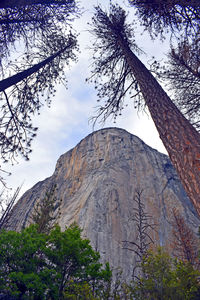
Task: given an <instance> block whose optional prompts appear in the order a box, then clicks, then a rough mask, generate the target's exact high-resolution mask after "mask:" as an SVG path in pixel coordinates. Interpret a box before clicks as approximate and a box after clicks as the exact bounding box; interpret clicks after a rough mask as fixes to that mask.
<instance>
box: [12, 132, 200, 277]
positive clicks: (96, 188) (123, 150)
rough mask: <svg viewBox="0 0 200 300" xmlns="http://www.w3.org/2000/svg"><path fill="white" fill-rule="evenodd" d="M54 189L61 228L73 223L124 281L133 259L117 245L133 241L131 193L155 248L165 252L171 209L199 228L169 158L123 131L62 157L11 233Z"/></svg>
mask: <svg viewBox="0 0 200 300" xmlns="http://www.w3.org/2000/svg"><path fill="white" fill-rule="evenodd" d="M55 183H56V184H57V195H56V196H57V197H58V198H62V207H61V216H60V219H59V224H60V225H61V227H62V228H63V229H64V228H65V226H68V225H69V224H71V223H72V222H73V221H77V222H78V223H79V225H80V226H81V228H83V236H84V237H87V238H89V239H90V240H91V244H92V246H93V247H94V248H95V249H96V250H98V251H99V252H100V255H101V257H102V260H103V261H109V262H110V264H111V266H112V267H115V268H116V267H117V266H119V267H121V268H122V269H123V276H124V278H126V279H130V278H131V274H132V270H133V265H134V263H135V259H136V257H135V255H134V252H132V251H130V250H127V249H123V243H122V241H136V239H137V231H136V224H135V223H134V221H133V220H132V216H133V209H134V207H135V206H136V203H135V201H134V200H133V199H134V195H135V192H136V190H138V189H139V190H143V192H142V201H143V203H144V204H145V211H146V212H147V213H148V214H149V215H151V216H152V217H153V218H154V222H155V223H157V228H156V230H157V232H156V233H153V237H155V238H156V240H157V243H158V244H160V245H164V246H165V247H168V248H170V244H171V242H172V232H171V231H172V225H171V224H172V209H173V208H174V207H176V208H177V209H178V210H179V212H180V213H181V214H182V215H183V217H184V218H185V220H186V222H187V224H188V225H189V226H190V227H191V228H192V230H194V231H195V232H197V231H198V226H199V225H200V220H199V219H198V216H197V214H196V211H195V209H194V207H193V205H192V203H191V202H190V201H189V199H188V198H187V196H186V194H185V192H184V190H183V187H182V185H181V183H180V181H179V179H178V177H177V174H176V172H175V170H174V168H173V167H172V165H171V163H170V160H169V158H168V157H167V156H166V155H164V154H161V153H159V152H158V151H156V150H154V149H152V148H150V147H149V146H147V145H146V144H145V143H144V142H143V141H142V140H140V139H139V138H138V137H136V136H134V135H132V134H130V133H128V132H126V131H125V130H122V129H118V128H107V129H102V130H99V131H96V132H94V133H92V134H90V135H88V136H87V137H86V138H84V139H83V140H82V141H81V142H80V143H79V144H78V145H77V146H76V147H75V148H73V149H72V150H70V151H68V152H67V153H65V154H63V155H62V156H61V157H60V158H59V160H58V162H57V165H56V169H55V172H54V173H53V175H52V176H51V177H49V178H47V179H45V180H44V181H42V182H38V183H37V184H36V185H35V186H34V187H33V188H31V189H30V190H28V191H27V192H26V193H25V194H24V195H23V196H22V197H21V199H20V200H19V202H18V203H17V204H16V206H15V207H14V209H13V213H12V217H11V220H10V225H9V226H10V228H12V229H15V230H19V229H20V228H21V227H22V226H26V225H27V224H28V222H29V216H30V213H31V210H32V209H33V207H34V205H35V202H36V201H38V199H41V197H42V196H43V195H44V194H45V192H46V190H48V189H49V188H50V186H51V185H52V184H55ZM172 248H173V246H172Z"/></svg>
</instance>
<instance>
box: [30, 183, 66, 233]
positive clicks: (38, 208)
mask: <svg viewBox="0 0 200 300" xmlns="http://www.w3.org/2000/svg"><path fill="white" fill-rule="evenodd" d="M55 192H56V185H53V186H52V187H51V188H50V189H49V192H46V193H45V196H44V197H43V198H42V199H39V201H38V202H37V203H36V205H35V207H34V208H33V213H32V215H31V221H32V222H33V223H34V224H37V225H38V232H43V233H49V232H50V231H51V230H52V229H53V227H54V224H55V221H56V220H57V219H58V218H59V216H60V206H61V202H62V200H60V199H57V198H56V196H55Z"/></svg>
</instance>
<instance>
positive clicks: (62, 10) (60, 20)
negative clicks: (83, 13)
mask: <svg viewBox="0 0 200 300" xmlns="http://www.w3.org/2000/svg"><path fill="white" fill-rule="evenodd" d="M78 10H79V9H78V7H77V5H76V3H75V1H74V0H62V1H61V0H58V1H55V0H49V1H46V0H40V1H30V0H21V1H1V2H0V53H1V60H2V59H3V57H7V56H8V55H10V49H11V48H12V47H11V46H13V47H14V48H15V42H16V41H19V40H20V41H23V43H24V45H25V47H26V51H28V50H30V51H32V50H31V48H32V47H33V46H34V44H35V41H36V40H42V39H43V36H44V35H47V33H48V34H50V33H52V32H53V31H57V32H58V33H59V31H60V30H61V29H62V26H63V25H65V26H66V25H68V26H69V24H70V22H69V21H70V18H72V15H77V14H78Z"/></svg>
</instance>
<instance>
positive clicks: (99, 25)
mask: <svg viewBox="0 0 200 300" xmlns="http://www.w3.org/2000/svg"><path fill="white" fill-rule="evenodd" d="M125 20H126V13H125V11H124V10H122V9H121V8H120V7H119V6H114V5H111V7H110V12H109V14H107V13H105V12H104V11H103V10H102V9H101V7H99V6H98V7H96V13H95V16H94V17H93V22H92V33H93V34H94V35H95V37H96V42H95V44H94V53H95V54H94V60H93V61H94V63H93V71H92V76H91V78H90V80H94V81H95V83H96V88H97V89H98V96H99V99H102V98H104V99H105V104H104V105H102V106H101V107H100V109H99V112H98V116H101V115H104V118H107V117H108V116H109V115H111V114H114V116H117V114H118V113H119V112H121V110H122V109H123V99H124V97H125V95H126V93H127V91H130V89H131V88H135V91H136V95H139V97H140V98H139V103H140V102H141V95H142V97H143V98H144V100H145V104H146V105H147V107H148V109H149V111H150V114H151V116H152V119H153V121H154V123H155V126H156V128H157V130H158V133H159V135H160V138H161V140H162V142H163V144H164V145H165V147H166V150H167V151H168V153H169V157H170V159H171V161H172V163H173V165H174V167H175V168H176V170H177V173H178V174H179V177H180V179H181V181H182V184H183V186H184V188H185V190H186V192H187V194H188V196H189V198H190V200H191V201H192V203H193V204H194V206H195V208H196V210H197V212H198V214H199V215H200V136H199V133H198V132H197V131H196V130H195V128H194V127H193V126H192V125H191V124H190V123H189V121H188V120H187V119H186V118H185V117H184V116H183V115H182V113H181V112H180V111H179V110H178V108H177V107H176V106H175V105H174V103H173V102H172V101H171V99H170V98H169V97H168V95H167V94H166V93H165V91H164V90H163V88H162V87H161V86H160V85H159V83H158V82H157V80H156V79H155V78H154V77H153V75H152V74H151V72H150V71H149V70H148V69H147V68H146V67H145V66H144V64H143V63H142V62H141V61H140V60H139V59H138V57H137V56H136V55H135V54H134V52H133V51H135V50H136V51H137V47H136V45H135V44H134V41H133V39H132V40H131V38H133V30H132V29H131V27H130V26H129V25H127V24H126V23H125ZM128 80H129V81H128ZM134 96H135V95H133V96H132V97H134Z"/></svg>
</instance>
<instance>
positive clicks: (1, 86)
mask: <svg viewBox="0 0 200 300" xmlns="http://www.w3.org/2000/svg"><path fill="white" fill-rule="evenodd" d="M72 44H73V41H72V42H70V43H69V45H68V46H66V47H65V48H63V49H61V50H59V51H58V52H56V53H55V54H53V55H51V56H49V57H48V58H47V59H45V60H43V61H42V62H40V63H38V64H36V65H34V66H32V67H30V68H28V69H27V70H24V71H22V72H19V73H17V74H15V75H13V76H10V77H8V78H6V79H3V80H1V81H0V92H2V91H4V90H6V89H7V88H9V87H11V86H12V85H15V84H17V83H18V82H20V81H22V80H24V79H25V78H27V77H29V76H31V75H32V74H34V73H35V72H37V71H39V70H40V69H41V68H43V67H44V66H45V65H47V64H49V63H50V62H52V61H53V60H54V59H55V58H56V57H58V56H59V55H60V54H61V53H63V52H64V51H65V50H66V49H67V48H70V47H72Z"/></svg>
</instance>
